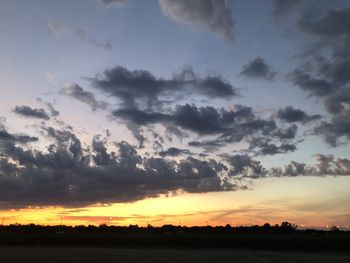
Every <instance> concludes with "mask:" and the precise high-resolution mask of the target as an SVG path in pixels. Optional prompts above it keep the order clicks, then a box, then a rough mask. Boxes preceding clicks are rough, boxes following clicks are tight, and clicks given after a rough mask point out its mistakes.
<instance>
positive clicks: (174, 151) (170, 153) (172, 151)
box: [159, 147, 191, 157]
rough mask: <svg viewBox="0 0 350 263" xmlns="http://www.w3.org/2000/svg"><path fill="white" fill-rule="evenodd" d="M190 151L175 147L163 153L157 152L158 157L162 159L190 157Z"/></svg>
mask: <svg viewBox="0 0 350 263" xmlns="http://www.w3.org/2000/svg"><path fill="white" fill-rule="evenodd" d="M190 154H191V151H190V150H187V149H179V148H176V147H170V148H168V149H166V150H165V151H161V152H159V155H160V156H162V157H166V156H181V155H190Z"/></svg>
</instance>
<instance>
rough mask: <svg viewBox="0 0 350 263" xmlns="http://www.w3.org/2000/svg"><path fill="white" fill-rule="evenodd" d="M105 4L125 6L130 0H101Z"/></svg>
mask: <svg viewBox="0 0 350 263" xmlns="http://www.w3.org/2000/svg"><path fill="white" fill-rule="evenodd" d="M99 1H100V2H101V3H102V4H104V5H105V6H124V5H125V4H127V3H128V1H129V0H99Z"/></svg>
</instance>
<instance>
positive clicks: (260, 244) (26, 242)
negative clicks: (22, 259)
mask: <svg viewBox="0 0 350 263" xmlns="http://www.w3.org/2000/svg"><path fill="white" fill-rule="evenodd" d="M0 246H9V247H10V246H55V247H103V248H137V249H139V248H141V249H143V248H162V249H169V248H170V249H248V250H257V251H258V250H268V251H272V250H273V251H292V252H295V251H299V252H317V253H318V252H322V253H326V252H327V253H328V252H329V253H334V252H337V253H349V254H350V233H348V232H340V233H327V232H323V233H316V234H315V233H310V234H309V233H300V232H296V233H283V234H282V233H279V234H276V233H275V234H273V233H0Z"/></svg>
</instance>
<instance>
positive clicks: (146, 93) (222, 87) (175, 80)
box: [92, 66, 237, 108]
mask: <svg viewBox="0 0 350 263" xmlns="http://www.w3.org/2000/svg"><path fill="white" fill-rule="evenodd" d="M92 84H93V86H94V87H95V88H97V89H99V90H102V91H104V92H106V93H107V94H109V95H112V96H115V97H117V98H119V99H120V100H121V101H122V102H123V104H124V106H125V107H128V108H130V107H132V106H135V105H136V104H137V103H144V104H145V105H146V106H147V107H150V106H157V105H159V103H161V102H160V97H163V98H166V97H168V96H174V95H182V94H197V95H201V96H204V97H207V98H211V99H212V98H221V99H229V98H232V97H233V96H235V95H237V90H236V89H235V88H234V87H233V86H232V85H231V84H230V83H229V82H228V81H226V80H224V79H223V78H222V77H220V76H206V77H204V78H200V77H199V76H197V75H196V74H195V73H194V71H193V70H192V69H191V68H186V69H184V70H183V71H182V72H180V73H179V74H175V75H174V76H173V77H172V78H170V79H162V78H157V77H155V76H154V75H153V74H152V73H150V72H149V71H146V70H133V71H130V70H128V69H126V68H124V67H121V66H117V67H115V68H112V69H109V70H106V71H105V72H104V73H103V74H102V75H97V76H96V77H95V78H93V79H92Z"/></svg>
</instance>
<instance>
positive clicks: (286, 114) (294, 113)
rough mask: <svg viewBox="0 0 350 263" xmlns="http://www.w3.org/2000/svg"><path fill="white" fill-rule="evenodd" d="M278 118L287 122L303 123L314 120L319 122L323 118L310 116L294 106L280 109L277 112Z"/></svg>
mask: <svg viewBox="0 0 350 263" xmlns="http://www.w3.org/2000/svg"><path fill="white" fill-rule="evenodd" d="M277 117H278V118H279V119H281V120H283V121H285V122H301V123H307V122H310V121H314V120H319V119H321V118H322V116H321V115H319V114H317V115H308V114H307V113H306V112H304V111H302V110H300V109H295V108H293V107H292V106H288V107H285V108H283V109H279V110H278V112H277Z"/></svg>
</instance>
